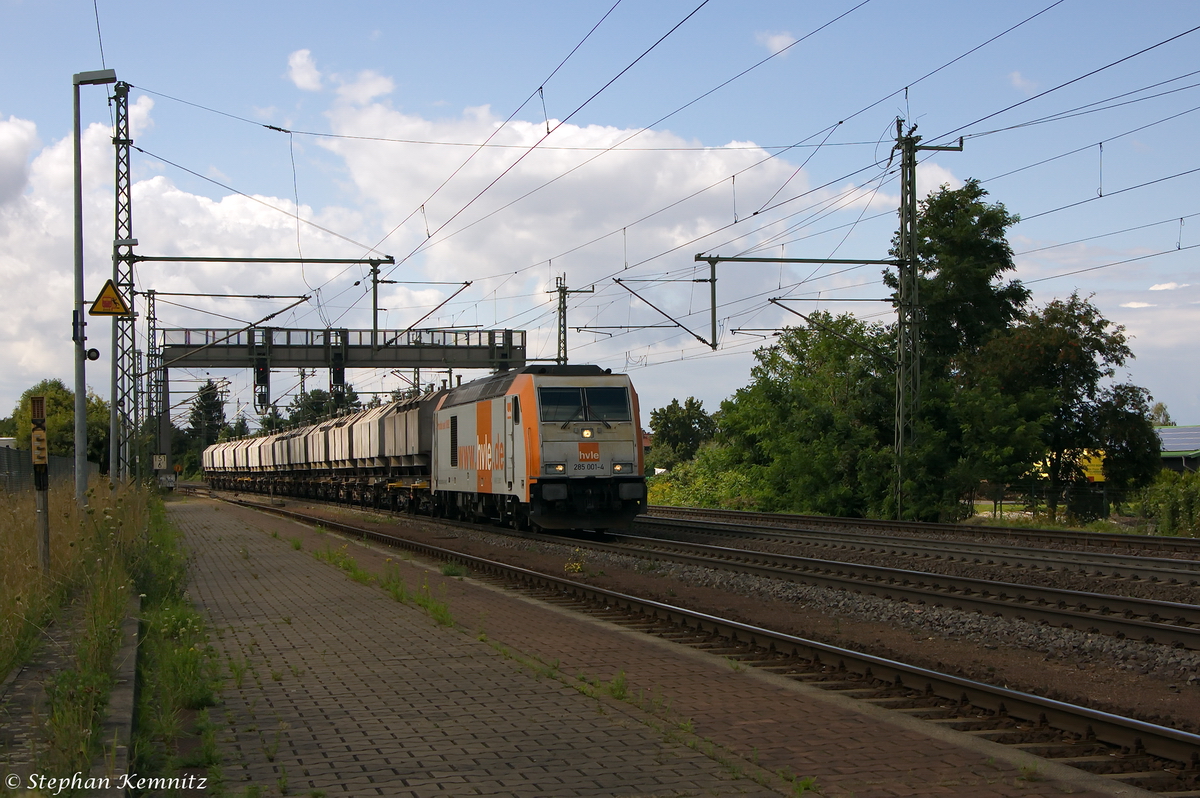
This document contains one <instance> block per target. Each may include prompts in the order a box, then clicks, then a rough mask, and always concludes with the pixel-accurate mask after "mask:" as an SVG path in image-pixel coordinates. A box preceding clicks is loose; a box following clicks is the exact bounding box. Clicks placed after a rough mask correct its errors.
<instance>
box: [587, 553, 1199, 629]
mask: <svg viewBox="0 0 1200 798" xmlns="http://www.w3.org/2000/svg"><path fill="white" fill-rule="evenodd" d="M613 537H614V538H615V539H616V540H618V541H620V543H621V544H624V545H610V544H600V543H588V544H586V545H588V546H590V547H594V548H605V549H607V550H609V551H615V552H618V553H623V554H630V553H633V554H636V555H637V556H642V557H646V558H649V559H652V560H660V561H668V562H681V563H685V564H689V565H699V566H704V567H709V568H719V569H723V570H730V571H735V572H738V573H749V574H754V575H756V576H763V577H768V578H773V579H786V580H789V581H796V582H803V583H805V584H811V585H817V586H819V587H829V588H834V589H838V590H850V591H852V592H860V593H866V594H869V595H876V596H879V597H881V598H884V599H890V600H899V601H909V602H915V603H919V604H932V605H935V606H946V607H950V608H952V609H960V610H966V611H974V612H982V613H984V614H987V615H993V616H1005V617H1013V618H1018V619H1020V620H1026V621H1032V622H1038V623H1049V624H1053V625H1055V626H1061V627H1064V628H1080V629H1084V630H1087V631H1094V632H1098V633H1103V634H1109V635H1113V636H1115V637H1118V638H1124V637H1131V638H1133V639H1136V640H1142V641H1143V642H1148V643H1154V642H1157V643H1162V644H1166V645H1172V646H1178V647H1183V648H1188V649H1192V650H1200V607H1197V606H1195V605H1192V604H1181V603H1175V602H1167V601H1154V600H1151V599H1137V598H1127V597H1124V596H1112V595H1107V594H1102V593H1085V592H1081V591H1075V590H1062V589H1060V588H1050V587H1039V586H1035V585H1021V584H1011V583H1004V582H994V581H990V580H984V579H971V578H967V577H956V576H947V575H945V574H934V573H928V572H924V571H911V570H904V569H900V568H884V567H880V566H875V565H864V564H862V563H849V562H840V561H837V560H820V559H813V558H809V557H796V556H793V555H789V554H773V553H769V552H760V551H754V550H750V549H735V548H728V547H724V546H712V545H708V544H703V543H687V542H684V541H673V540H662V539H660V538H645V537H636V536H632V535H615V536H613ZM631 547H632V549H633V551H631V550H630V548H631Z"/></svg>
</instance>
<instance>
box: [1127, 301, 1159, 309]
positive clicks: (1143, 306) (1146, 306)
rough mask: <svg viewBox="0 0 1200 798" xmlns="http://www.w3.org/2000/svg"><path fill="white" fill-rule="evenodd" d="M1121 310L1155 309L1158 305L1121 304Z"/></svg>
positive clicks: (1145, 303)
mask: <svg viewBox="0 0 1200 798" xmlns="http://www.w3.org/2000/svg"><path fill="white" fill-rule="evenodd" d="M1121 307H1123V308H1156V307H1158V305H1151V304H1150V303H1149V302H1122V303H1121Z"/></svg>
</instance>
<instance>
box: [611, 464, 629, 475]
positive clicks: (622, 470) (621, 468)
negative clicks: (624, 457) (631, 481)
mask: <svg viewBox="0 0 1200 798" xmlns="http://www.w3.org/2000/svg"><path fill="white" fill-rule="evenodd" d="M612 468H613V473H614V474H632V473H633V463H613V467H612Z"/></svg>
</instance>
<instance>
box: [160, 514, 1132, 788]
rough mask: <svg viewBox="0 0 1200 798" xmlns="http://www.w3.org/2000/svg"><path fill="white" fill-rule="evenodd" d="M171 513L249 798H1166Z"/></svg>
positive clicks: (274, 522) (338, 546)
mask: <svg viewBox="0 0 1200 798" xmlns="http://www.w3.org/2000/svg"><path fill="white" fill-rule="evenodd" d="M168 509H169V512H170V514H171V517H172V519H173V520H174V521H175V522H176V523H177V524H178V525H179V527H180V528H181V529H182V530H183V531H184V532H185V534H186V535H187V540H188V543H189V545H190V547H191V548H192V550H193V551H194V552H195V567H194V579H193V583H192V587H191V593H192V596H193V598H194V599H195V600H196V601H197V602H198V603H199V604H200V605H201V608H202V609H203V611H205V612H206V613H207V614H208V617H209V618H210V619H211V622H212V625H213V627H214V629H215V630H216V632H217V636H218V639H217V640H216V643H217V645H218V647H219V649H220V650H221V652H222V655H223V657H224V658H225V659H226V660H227V664H230V663H231V664H232V665H233V668H232V670H233V672H234V673H235V674H236V673H238V672H241V673H242V676H241V686H240V687H238V686H237V685H236V683H235V682H236V677H231V678H230V679H229V682H228V684H227V687H226V690H225V692H224V695H223V698H224V706H223V707H222V708H219V709H221V710H222V711H223V712H224V713H225V715H224V716H225V719H226V721H227V725H226V726H225V729H226V731H225V732H223V740H224V743H223V744H224V746H225V750H226V752H227V759H226V762H227V765H226V770H225V774H226V782H227V785H228V787H229V791H230V793H231V794H233V795H239V794H240V790H241V788H242V784H243V783H245V782H250V783H253V784H256V785H261V786H262V787H264V788H267V793H266V794H268V795H271V794H280V793H283V792H288V793H290V794H293V795H306V794H310V793H311V794H314V795H315V794H317V793H312V791H313V790H319V791H323V792H324V793H325V795H327V796H334V795H354V796H358V795H387V796H434V795H436V796H459V795H512V796H684V795H693V796H725V795H746V796H766V795H777V794H780V792H783V794H795V787H794V785H792V784H788V783H785V782H783V781H782V780H781V779H779V778H778V777H776V776H773V775H772V774H775V773H777V772H778V773H783V774H785V775H787V776H788V777H789V778H793V777H798V778H800V779H803V778H804V777H810V778H812V779H814V780H815V784H816V785H817V786H818V787H819V788H820V791H821V794H824V795H828V796H847V797H849V796H854V797H855V798H869V797H872V796H878V797H879V798H890V797H892V796H933V795H946V796H980V798H992V797H995V798H1000V797H1001V796H1004V797H1007V796H1059V795H1062V794H1064V793H1072V794H1077V795H1094V796H1099V795H1117V794H1124V795H1148V793H1142V792H1140V791H1136V790H1128V789H1124V788H1120V787H1119V786H1116V785H1114V786H1113V787H1112V788H1110V789H1105V788H1104V785H1101V786H1100V788H1099V789H1096V781H1095V780H1092V781H1089V780H1088V779H1087V778H1085V777H1078V778H1077V777H1075V776H1071V775H1070V774H1073V773H1075V771H1068V770H1066V769H1062V768H1055V767H1054V766H1045V765H1042V766H1038V767H1037V768H1036V769H1035V768H1030V767H1029V766H1026V768H1025V769H1024V770H1022V769H1021V768H1020V767H1019V766H1018V764H1019V759H1017V758H1016V757H1018V756H1019V755H1016V754H1014V753H1012V752H1010V751H1008V750H1007V749H1001V748H1000V747H999V746H992V745H991V744H989V743H986V742H983V741H967V742H965V743H964V742H963V739H962V737H961V736H956V735H952V734H950V733H944V732H943V733H939V732H938V731H936V730H931V729H930V728H929V725H928V724H922V723H921V722H919V721H913V720H910V719H907V718H899V717H896V716H895V715H894V714H893V713H885V712H883V711H877V710H873V709H872V708H870V707H863V706H862V705H860V704H856V703H853V702H852V701H851V699H846V698H840V697H837V696H829V695H827V694H825V693H822V692H821V691H819V690H817V689H816V688H807V687H805V686H803V685H799V684H797V683H795V682H792V681H790V680H786V679H783V678H780V677H774V676H771V675H769V674H763V673H761V672H758V671H755V670H753V669H738V670H735V669H734V668H733V667H731V665H730V664H729V663H728V662H726V661H725V660H723V659H722V658H720V657H714V656H710V655H705V654H701V653H698V652H694V651H692V650H690V649H687V648H684V647H681V646H676V645H672V644H669V643H665V642H663V641H659V640H656V639H653V638H649V637H647V636H644V635H639V634H636V633H632V632H629V631H626V630H621V629H617V628H615V627H612V626H610V625H607V624H604V623H601V622H598V621H595V620H591V619H588V618H584V617H580V616H577V615H575V614H572V613H569V612H565V611H561V610H557V609H553V608H549V607H545V606H543V605H540V604H536V603H534V602H531V601H528V600H524V599H522V598H520V597H517V596H513V595H511V594H508V593H506V592H505V591H501V590H497V589H494V588H491V587H488V586H485V585H480V584H478V583H475V582H473V581H472V580H470V579H465V580H460V579H452V578H451V579H447V578H444V577H442V576H441V575H440V574H438V573H437V572H429V571H426V570H425V569H423V568H422V567H420V566H419V565H415V564H413V563H410V562H407V561H403V560H401V559H400V557H401V555H399V554H397V553H394V552H381V551H376V550H374V549H370V548H367V547H365V546H361V545H359V544H357V543H346V542H345V541H343V540H342V539H340V538H338V537H336V536H334V535H327V534H322V533H319V532H317V531H314V530H311V529H309V528H307V527H304V526H301V525H298V524H294V523H292V522H289V521H285V520H283V519H278V518H274V517H269V516H265V515H263V514H260V513H255V512H253V511H250V510H245V509H241V508H234V507H230V506H228V505H223V504H219V503H217V502H214V501H211V500H201V499H193V500H186V501H180V502H173V503H171V504H169V505H168ZM272 533H274V534H275V535H277V537H274V536H272ZM296 546H299V548H300V550H297V549H296ZM343 547H344V548H343ZM322 549H327V550H330V551H333V552H344V553H345V554H347V555H349V556H352V557H353V558H354V559H355V561H356V562H357V563H358V565H360V566H361V567H363V568H364V569H366V570H367V571H372V572H375V573H380V574H381V573H384V572H385V571H387V570H391V571H392V572H393V573H394V574H396V575H398V576H399V577H400V578H402V579H404V580H405V582H406V585H407V587H408V589H409V590H410V591H412V590H416V589H418V588H419V587H420V586H421V585H422V584H423V583H427V584H428V585H429V586H430V591H431V593H432V595H433V596H434V597H435V598H440V599H441V600H444V601H445V602H447V604H448V605H449V610H450V612H451V614H452V615H453V617H454V619H455V622H456V623H457V628H455V629H451V628H447V627H444V626H438V625H437V624H436V623H434V622H433V620H432V619H431V618H430V617H429V616H428V615H427V614H426V613H425V612H424V611H423V610H421V609H418V608H416V607H413V606H410V605H407V604H402V603H399V602H396V601H395V600H393V598H392V597H391V596H389V595H388V594H387V593H386V592H384V591H383V590H382V589H381V588H380V587H378V586H377V585H366V584H360V583H358V582H355V581H352V580H351V579H350V578H349V576H348V575H347V574H346V573H345V572H342V571H339V570H337V569H335V568H334V567H333V566H331V565H329V564H328V563H325V562H320V561H318V560H317V559H316V558H315V557H313V556H312V552H313V551H316V550H322ZM510 653H511V654H512V655H515V656H511V657H510V656H506V654H510ZM538 661H540V663H542V665H541V666H538V665H537V662H538ZM530 663H532V665H531V664H530ZM545 663H551V664H552V665H553V666H554V667H551V666H547V665H545ZM243 666H244V671H243ZM539 667H540V670H541V671H550V672H551V675H547V674H546V673H543V672H539ZM581 675H582V676H585V677H587V678H588V679H590V680H593V681H597V680H598V681H599V682H600V683H601V684H602V685H603V684H612V683H613V682H614V680H616V682H617V683H618V684H619V683H620V682H621V680H622V679H623V680H624V681H625V682H626V683H627V686H628V687H627V693H628V695H629V696H631V697H633V699H634V700H633V701H628V700H627V701H624V702H621V701H616V700H614V699H613V698H612V697H611V695H609V694H611V693H612V692H619V690H611V689H610V690H607V691H606V690H603V689H601V690H597V691H594V692H595V695H586V694H584V693H582V692H580V691H579V690H577V689H575V688H574V687H573V686H571V685H572V684H575V685H579V684H582V682H579V681H578V680H577V678H576V677H578V676H581ZM555 676H557V677H560V678H554V677H555ZM564 681H565V682H567V683H564ZM606 693H609V694H606ZM638 699H640V701H641V704H642V707H644V710H645V711H643V709H642V708H639V707H638V706H635V705H634V704H635V703H636V701H637V700H638ZM750 775H756V776H757V778H758V781H755V780H752V779H751V778H749V776H750ZM1070 779H1074V780H1075V781H1074V783H1070V782H1069V781H1068V780H1070ZM760 782H761V783H760ZM797 783H799V782H797Z"/></svg>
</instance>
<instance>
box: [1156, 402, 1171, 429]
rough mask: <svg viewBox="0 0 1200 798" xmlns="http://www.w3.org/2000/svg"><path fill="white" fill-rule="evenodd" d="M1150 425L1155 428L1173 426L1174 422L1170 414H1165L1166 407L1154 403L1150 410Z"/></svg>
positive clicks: (1160, 403)
mask: <svg viewBox="0 0 1200 798" xmlns="http://www.w3.org/2000/svg"><path fill="white" fill-rule="evenodd" d="M1150 423H1152V424H1153V425H1154V426H1156V427H1173V426H1175V422H1174V421H1172V420H1171V414H1170V413H1168V412H1167V406H1166V405H1165V404H1163V403H1162V402H1155V403H1154V407H1152V408H1150Z"/></svg>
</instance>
